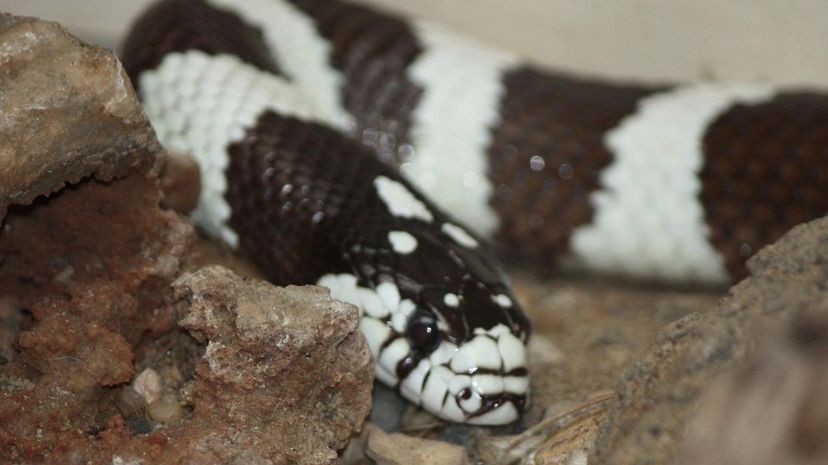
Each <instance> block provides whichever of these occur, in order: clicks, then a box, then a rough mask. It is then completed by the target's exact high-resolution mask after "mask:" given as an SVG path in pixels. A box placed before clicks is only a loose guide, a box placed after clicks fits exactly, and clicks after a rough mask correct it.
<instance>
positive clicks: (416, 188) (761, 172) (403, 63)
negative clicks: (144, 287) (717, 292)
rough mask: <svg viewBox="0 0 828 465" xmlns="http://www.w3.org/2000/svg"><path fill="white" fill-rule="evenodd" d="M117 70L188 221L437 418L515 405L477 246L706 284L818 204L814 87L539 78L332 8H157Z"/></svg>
mask: <svg viewBox="0 0 828 465" xmlns="http://www.w3.org/2000/svg"><path fill="white" fill-rule="evenodd" d="M123 62H124V65H125V67H126V69H127V72H128V73H129V74H130V76H131V78H132V79H133V82H134V83H135V85H136V87H137V88H138V90H139V93H140V95H141V98H142V100H143V102H144V105H145V108H146V111H147V114H148V116H149V117H150V120H151V121H152V123H153V126H154V127H155V128H156V131H157V133H158V136H159V138H160V140H161V141H162V142H163V143H164V144H165V145H166V146H167V147H169V148H170V149H174V150H179V151H182V152H188V153H192V154H193V155H194V156H195V157H196V158H197V159H198V161H199V163H200V166H201V171H202V184H203V191H202V195H201V200H200V203H199V206H198V208H197V209H196V210H195V211H194V212H193V214H192V216H193V218H194V220H195V221H196V222H197V223H199V224H200V225H201V227H202V228H203V229H204V230H205V231H206V232H208V233H209V234H212V235H214V236H215V237H217V238H219V239H222V240H224V241H225V242H227V243H228V244H230V245H231V246H233V247H237V248H238V249H240V250H241V251H242V252H243V253H245V254H246V255H248V256H250V257H251V258H252V259H254V260H255V261H256V262H257V263H258V264H259V265H260V266H261V267H262V269H263V270H265V271H266V273H267V274H268V276H269V277H270V279H272V280H273V281H274V282H275V283H278V284H287V283H316V284H320V285H324V286H327V287H329V288H330V289H331V292H332V295H334V296H335V297H338V298H340V299H342V300H346V301H348V302H351V303H354V304H355V305H357V306H358V307H359V308H360V311H361V315H362V317H361V320H360V329H361V330H362V331H363V333H364V334H365V335H366V339H367V340H368V343H369V346H370V347H371V350H372V352H373V354H374V356H375V359H376V370H375V373H376V377H377V378H378V379H379V380H381V381H383V382H384V383H386V384H388V385H390V386H392V387H395V388H396V389H397V390H398V391H399V392H400V393H401V394H402V395H403V396H404V397H406V398H408V399H409V400H411V401H412V402H415V403H417V404H419V405H421V406H423V407H424V408H425V409H426V410H428V411H430V412H431V413H434V414H435V415H438V416H440V417H442V418H444V419H447V420H451V421H462V422H470V423H478V424H501V423H508V422H511V421H513V420H515V419H516V418H517V417H518V415H519V413H520V412H521V411H522V410H523V409H524V408H525V406H526V402H527V395H528V376H527V371H526V349H525V343H526V341H527V338H528V333H529V323H528V321H527V320H526V318H525V316H524V315H523V313H522V311H521V310H520V307H519V304H518V302H517V300H516V299H515V298H514V295H513V294H512V292H511V290H510V286H509V284H508V280H507V279H506V278H505V276H504V274H503V272H502V271H501V267H500V265H499V264H498V261H497V259H496V258H495V257H494V254H493V252H492V250H491V247H490V245H489V242H488V241H489V240H493V241H495V242H496V243H499V244H505V245H506V246H507V247H508V249H509V250H510V253H513V254H516V255H518V256H522V257H527V258H530V259H532V260H537V261H540V262H543V263H553V262H554V263H561V262H563V263H573V264H575V265H577V266H582V267H586V268H588V269H591V270H597V271H602V272H611V273H621V274H627V275H631V276H635V277H641V278H648V279H653V278H655V279H666V280H672V281H696V282H710V283H724V282H728V281H730V280H732V279H735V278H739V277H741V276H743V275H744V273H745V268H744V260H745V258H746V257H747V256H749V255H751V254H752V253H753V252H754V251H756V250H757V249H758V248H759V247H761V246H762V245H764V244H766V243H769V242H771V241H773V240H775V239H776V238H778V237H779V236H781V234H782V233H784V232H785V231H786V230H787V229H788V228H790V227H791V226H793V225H794V224H797V223H799V222H802V221H805V220H808V219H812V218H815V217H818V216H820V215H823V214H825V213H826V212H828V196H826V195H824V186H825V185H827V184H828V170H827V169H825V167H826V166H828V97H826V96H825V95H822V94H819V93H817V92H809V91H806V92H786V91H781V90H779V89H776V88H774V87H773V86H770V85H764V84H713V83H699V84H689V85H684V86H678V87H645V86H637V85H620V84H611V83H604V82H600V81H592V80H585V79H579V78H574V77H569V76H565V75H558V74H552V73H549V72H545V71H541V70H538V69H536V68H533V67H532V66H530V65H527V64H526V63H524V62H523V61H521V60H520V59H519V58H518V57H516V56H514V55H512V54H510V53H507V52H503V51H499V50H494V49H490V48H487V47H484V46H481V45H479V44H477V43H475V42H473V41H471V40H468V39H465V38H462V37H459V36H456V35H454V34H451V33H449V32H446V31H444V30H442V29H440V28H439V27H437V26H434V25H431V24H427V23H420V22H411V21H408V20H405V19H402V18H399V17H396V16H393V15H389V14H385V13H382V12H378V11H374V10H372V9H369V8H366V7H363V6H359V5H356V4H351V3H346V2H340V1H332V0H269V1H257V0H232V1H231V0H209V1H208V0H165V1H162V2H159V3H158V4H156V5H155V6H153V7H152V8H151V9H149V10H148V11H147V12H146V13H145V14H144V15H143V16H142V17H141V18H140V19H139V20H138V21H137V22H136V23H135V25H134V27H133V29H132V31H131V33H130V35H129V37H128V38H127V41H126V43H125V46H124V53H123ZM446 212H448V213H446Z"/></svg>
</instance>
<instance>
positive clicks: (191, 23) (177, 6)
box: [122, 0, 280, 87]
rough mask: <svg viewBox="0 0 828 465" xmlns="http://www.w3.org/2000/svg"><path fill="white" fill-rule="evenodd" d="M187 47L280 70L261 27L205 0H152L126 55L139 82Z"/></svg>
mask: <svg viewBox="0 0 828 465" xmlns="http://www.w3.org/2000/svg"><path fill="white" fill-rule="evenodd" d="M187 50H200V51H202V52H204V53H207V54H210V55H218V54H230V55H235V56H237V57H239V58H240V59H241V60H242V61H244V62H246V63H248V64H250V65H253V66H255V67H257V68H259V69H261V70H263V71H268V72H271V73H274V74H280V72H279V66H278V65H277V64H276V61H275V60H274V59H273V55H272V54H271V52H270V50H269V48H268V47H267V44H266V43H265V41H264V36H263V35H262V32H261V31H260V30H259V29H257V28H255V27H253V26H250V25H249V24H247V23H245V22H244V21H242V20H241V19H240V18H239V17H238V16H236V15H235V14H233V13H229V12H225V11H222V10H218V9H216V8H213V7H212V6H210V5H208V4H207V3H206V2H205V1H204V0H165V1H162V2H159V3H157V4H155V5H153V6H152V7H151V8H150V9H148V10H147V11H146V12H145V13H144V14H143V15H141V17H140V18H139V19H138V20H137V21H136V22H135V24H133V26H132V28H131V30H130V33H129V36H127V39H126V41H125V42H124V46H123V53H122V60H123V65H124V68H125V69H126V71H127V73H128V74H129V76H130V77H131V78H132V81H133V84H134V85H135V86H136V87H137V86H138V79H137V78H138V76H139V75H140V73H142V72H143V71H146V70H150V69H153V68H156V67H157V66H158V65H159V64H160V63H161V60H162V59H163V58H164V57H165V56H167V55H168V54H169V53H172V52H183V51H187Z"/></svg>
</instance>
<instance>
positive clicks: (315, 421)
mask: <svg viewBox="0 0 828 465" xmlns="http://www.w3.org/2000/svg"><path fill="white" fill-rule="evenodd" d="M174 287H175V289H176V295H177V296H178V297H179V298H180V299H182V300H183V301H185V302H187V305H188V306H189V309H188V310H186V311H185V312H184V313H183V315H184V317H183V319H182V320H181V321H180V325H181V326H182V327H184V328H186V329H187V330H188V331H190V332H191V333H193V334H195V335H196V336H197V337H198V338H199V339H204V340H205V342H206V351H205V354H204V357H203V360H202V361H201V362H199V363H198V365H197V366H196V378H195V383H194V385H193V386H192V394H191V396H190V397H191V402H192V405H193V408H194V410H193V415H192V419H191V420H190V429H191V430H193V429H195V430H198V429H199V426H201V425H203V427H204V428H208V427H209V429H210V431H211V434H210V435H206V436H200V437H199V436H196V437H192V436H193V435H192V434H186V432H185V436H189V437H188V440H184V441H181V442H180V444H181V446H183V447H186V448H188V449H190V454H194V453H195V452H197V451H201V452H202V453H203V452H204V451H209V455H208V456H210V455H211V456H214V457H215V459H214V460H213V461H212V462H211V461H210V460H206V457H205V458H204V459H203V460H205V461H202V463H208V462H210V463H213V462H214V463H231V462H232V463H237V462H238V460H242V459H243V460H247V461H249V460H252V461H253V462H255V463H260V462H261V463H264V462H265V460H269V462H268V463H296V464H316V463H330V462H331V461H333V460H334V459H335V458H336V451H337V450H338V449H341V448H343V447H345V445H346V443H347V441H348V438H349V437H350V436H351V434H352V432H353V431H354V430H355V429H358V428H359V427H360V426H361V424H362V421H363V420H364V418H365V417H366V416H367V415H368V411H369V409H370V405H371V382H372V380H373V365H372V360H371V355H370V352H369V350H368V346H367V345H366V343H365V340H364V338H362V336H360V335H359V334H358V333H357V329H356V328H357V320H358V314H357V309H356V308H355V307H353V306H351V305H349V304H344V303H341V302H338V301H334V300H333V299H331V298H330V296H329V292H328V290H327V289H323V288H319V287H315V286H304V287H297V286H289V287H287V288H275V287H273V286H272V285H270V284H268V283H266V282H264V281H243V280H242V279H241V278H238V277H236V276H235V275H233V274H232V273H231V272H230V271H229V270H226V269H224V268H221V267H208V268H205V269H202V270H200V271H198V272H196V273H193V274H187V275H184V276H183V277H181V278H180V279H179V280H178V281H176V282H175V284H174ZM218 438H223V441H222V442H217V439H218ZM188 456H195V455H188ZM172 463H174V462H172Z"/></svg>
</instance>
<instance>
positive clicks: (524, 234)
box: [488, 67, 653, 262]
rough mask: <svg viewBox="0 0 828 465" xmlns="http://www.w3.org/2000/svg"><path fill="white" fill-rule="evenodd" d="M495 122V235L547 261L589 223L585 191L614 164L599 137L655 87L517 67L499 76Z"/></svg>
mask: <svg viewBox="0 0 828 465" xmlns="http://www.w3.org/2000/svg"><path fill="white" fill-rule="evenodd" d="M503 84H504V89H505V92H504V94H503V99H502V101H501V104H500V124H499V125H498V126H497V127H496V128H495V129H494V130H493V131H492V139H491V145H490V146H489V149H488V154H489V160H490V166H489V179H490V180H491V182H492V185H493V186H494V192H495V194H494V196H493V197H492V198H491V200H490V204H491V206H492V207H493V208H494V209H495V211H496V212H497V214H498V216H499V218H500V225H501V226H500V230H499V231H498V233H497V238H498V240H499V241H502V242H504V243H506V244H509V247H510V249H511V248H513V249H515V250H516V252H517V253H519V254H520V255H521V256H523V257H529V258H536V259H538V258H539V259H542V260H543V261H547V262H548V261H551V260H554V259H556V258H558V257H559V256H560V255H561V254H563V253H566V252H567V251H568V248H569V237H570V236H571V234H572V231H573V230H574V229H575V228H576V227H578V226H581V225H583V224H586V223H589V222H590V221H591V220H592V216H593V208H592V204H591V202H590V194H591V193H592V192H594V191H595V190H597V189H599V188H600V185H599V180H598V176H599V174H600V172H601V171H602V170H603V169H604V168H605V167H606V166H607V165H608V164H609V163H610V162H611V161H612V154H610V152H609V151H608V150H607V147H606V146H605V145H604V135H605V133H606V132H607V131H609V130H610V129H611V128H613V127H614V126H615V125H617V124H618V123H619V121H621V119H622V118H624V117H625V116H628V115H630V114H631V113H633V112H634V111H635V109H636V104H637V103H638V101H639V100H640V99H642V98H643V97H645V96H646V95H648V94H649V93H651V92H652V91H653V90H651V89H644V88H639V87H632V86H626V87H621V86H613V85H608V84H605V83H599V82H593V81H587V80H581V79H573V78H569V77H565V76H561V75H553V74H549V73H546V72H542V71H539V70H537V69H535V68H530V67H523V68H518V69H515V70H513V71H511V72H508V73H507V74H506V75H505V76H504V78H503Z"/></svg>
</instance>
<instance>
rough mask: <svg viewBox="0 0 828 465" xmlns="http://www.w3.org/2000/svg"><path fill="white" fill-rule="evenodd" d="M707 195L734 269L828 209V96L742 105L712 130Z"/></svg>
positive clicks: (713, 226) (718, 243)
mask: <svg viewBox="0 0 828 465" xmlns="http://www.w3.org/2000/svg"><path fill="white" fill-rule="evenodd" d="M704 155H705V164H704V168H703V169H702V171H701V174H700V176H701V181H702V193H701V200H702V203H703V204H704V207H705V210H706V213H707V223H708V225H709V227H710V238H711V241H712V242H713V244H714V245H715V247H716V248H717V249H718V250H719V251H720V252H721V253H722V255H723V256H724V258H725V265H726V267H727V269H728V271H729V272H730V273H731V275H732V276H733V277H734V278H736V279H738V278H742V277H744V276H745V275H746V274H747V269H746V268H745V258H747V257H748V256H750V255H752V254H753V253H755V252H756V251H757V250H759V249H760V248H761V247H763V246H764V245H766V244H769V243H771V242H773V241H775V240H777V239H778V238H779V237H781V236H782V235H783V234H784V233H785V232H786V231H788V230H789V229H790V228H791V227H793V226H794V225H796V224H799V223H802V222H804V221H808V220H811V219H814V218H817V217H820V216H823V215H825V214H826V213H828V195H826V192H828V191H827V190H826V186H828V169H826V168H825V167H826V166H828V96H825V95H818V94H813V93H796V94H794V93H790V94H781V95H779V96H777V97H775V98H774V99H773V100H771V101H769V102H767V103H762V104H757V105H736V106H734V107H733V108H731V109H730V110H729V111H727V112H725V113H724V114H722V115H721V116H720V117H719V118H717V119H716V121H714V122H713V124H712V125H711V126H710V127H709V129H708V131H707V133H706V134H705V137H704Z"/></svg>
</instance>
